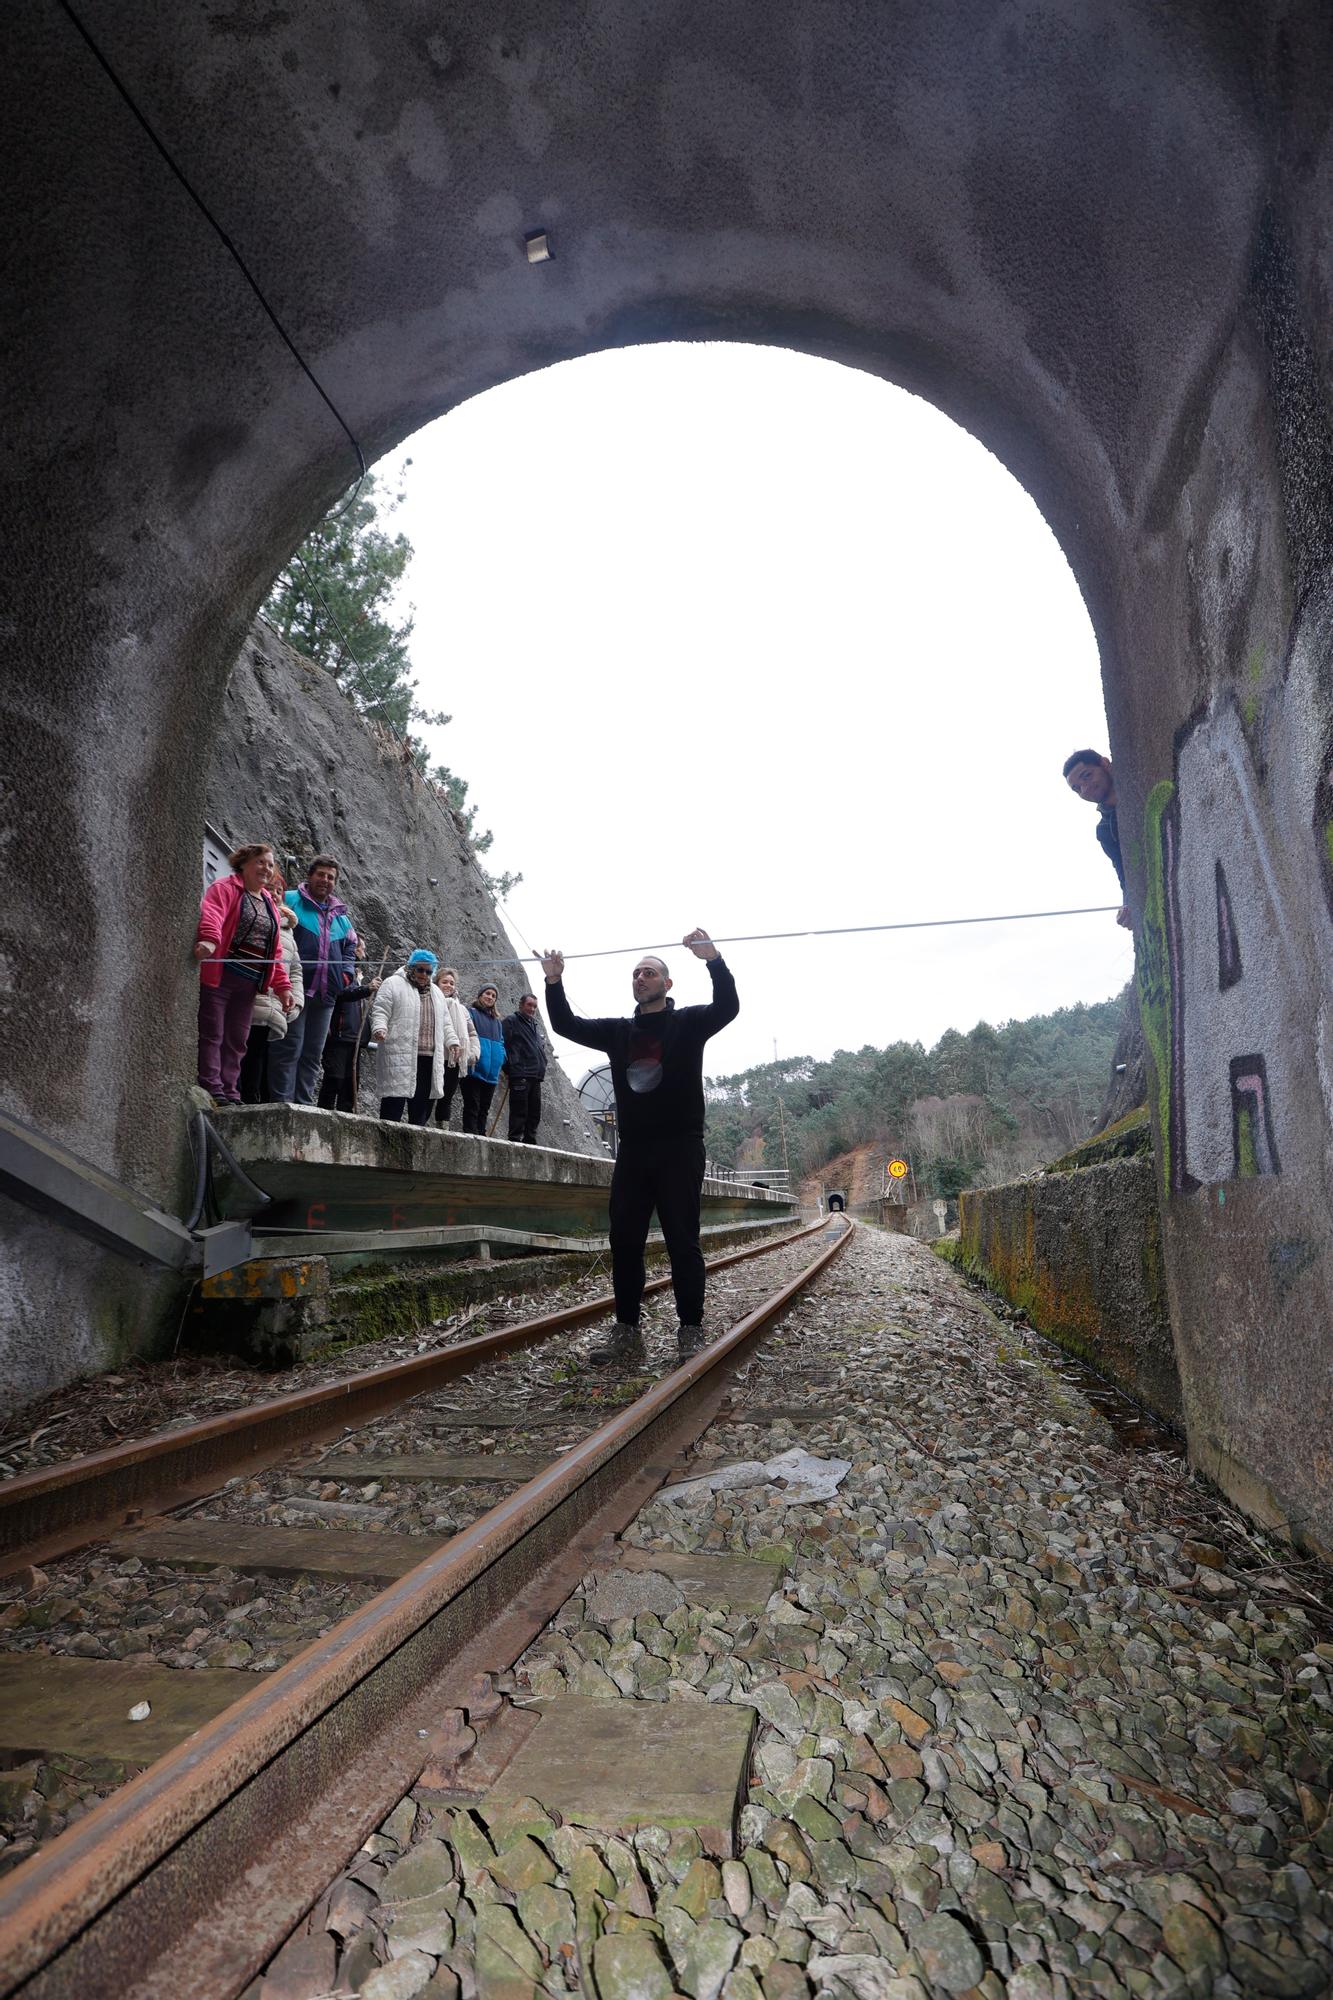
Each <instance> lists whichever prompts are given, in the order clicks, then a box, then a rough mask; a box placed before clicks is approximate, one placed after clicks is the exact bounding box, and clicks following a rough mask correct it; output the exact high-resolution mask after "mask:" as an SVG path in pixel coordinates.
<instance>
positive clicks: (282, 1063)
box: [194, 841, 547, 1146]
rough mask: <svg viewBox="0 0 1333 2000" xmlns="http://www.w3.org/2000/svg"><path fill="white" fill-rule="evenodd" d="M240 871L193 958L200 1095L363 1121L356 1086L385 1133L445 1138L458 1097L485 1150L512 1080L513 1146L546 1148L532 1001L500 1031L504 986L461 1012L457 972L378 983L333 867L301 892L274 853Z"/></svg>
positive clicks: (484, 991) (208, 920)
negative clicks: (495, 1110)
mask: <svg viewBox="0 0 1333 2000" xmlns="http://www.w3.org/2000/svg"><path fill="white" fill-rule="evenodd" d="M229 859H230V866H231V872H230V874H227V875H221V876H219V877H218V879H217V880H216V881H214V882H210V883H209V885H208V887H207V888H206V889H205V891H204V896H203V901H202V903H201V904H200V908H199V927H198V931H197V934H196V939H195V947H194V955H195V958H196V960H197V961H198V964H199V1072H198V1074H199V1082H200V1085H201V1086H202V1088H203V1089H204V1090H206V1091H207V1092H208V1094H209V1096H210V1097H211V1098H212V1099H213V1101H214V1103H216V1104H241V1103H247V1104H259V1103H286V1104H318V1105H319V1106H320V1108H321V1109H323V1110H326V1111H354V1110H355V1109H356V1105H357V1090H358V1083H360V1084H361V1085H362V1086H363V1087H364V1086H365V1085H367V1084H369V1086H370V1089H371V1092H372V1095H373V1096H377V1097H378V1100H379V1116H380V1117H381V1118H387V1119H390V1120H392V1121H394V1122H395V1123H397V1122H401V1120H402V1119H403V1117H404V1116H406V1117H407V1119H408V1122H409V1123H410V1124H413V1125H426V1124H428V1123H429V1122H430V1119H431V1117H432V1115H433V1116H434V1119H435V1123H436V1124H437V1125H442V1126H447V1125H448V1124H449V1122H450V1115H451V1112H452V1109H453V1102H454V1097H455V1095H456V1094H459V1095H461V1098H462V1121H463V1130H464V1131H465V1132H472V1133H476V1134H478V1135H479V1136H485V1135H486V1134H487V1131H488V1122H489V1120H490V1115H491V1104H492V1100H493V1099H494V1096H495V1091H496V1086H497V1084H498V1083H499V1082H500V1080H501V1078H502V1077H503V1078H504V1079H505V1081H506V1083H507V1085H508V1100H509V1132H508V1136H509V1138H510V1139H512V1140H516V1141H518V1142H519V1143H521V1144H524V1145H529V1146H531V1145H535V1144H536V1141H537V1133H538V1130H539V1128H540V1126H541V1116H542V1080H543V1078H544V1077H545V1075H546V1061H547V1057H546V1045H545V1043H544V1041H543V1039H542V1033H541V1028H540V1026H539V1024H538V1021H537V1001H536V998H535V996H534V995H533V994H531V993H526V994H524V996H523V998H522V999H521V1000H520V1002H519V1005H518V1008H517V1010H516V1012H515V1013H513V1014H511V1015H509V1016H508V1018H507V1019H505V1020H503V1021H502V1020H501V1019H500V1016H499V1013H498V1011H497V1010H498V1005H499V992H498V990H497V988H496V987H495V986H493V985H490V984H487V985H485V986H483V987H482V988H481V989H480V991H479V992H478V993H477V996H476V998H475V999H474V1000H473V1002H472V1004H471V1005H470V1006H464V1004H463V1002H462V1000H461V999H460V998H459V995H458V973H457V971H456V969H455V968H454V967H453V966H448V965H446V966H441V965H440V963H439V960H438V959H437V957H436V955H435V953H434V952H432V951H426V950H417V951H413V952H412V953H410V955H409V956H408V958H407V961H406V963H405V964H404V965H403V966H401V967H400V968H399V969H397V970H396V971H394V972H392V973H390V974H389V975H388V977H387V978H385V977H381V976H380V975H379V974H377V975H374V976H371V977H367V976H366V947H365V943H364V940H363V939H361V938H360V937H358V935H357V932H356V929H355V927H354V925H353V923H352V919H351V916H350V914H349V912H348V909H347V905H346V904H345V903H344V902H343V901H342V899H341V897H340V896H339V895H338V863H337V861H336V860H335V859H334V857H333V856H332V855H331V854H317V855H316V856H315V858H314V860H313V861H312V862H311V863H310V866H309V868H308V869H307V871H306V879H305V880H304V881H303V882H301V883H300V884H298V886H297V887H296V888H294V889H288V888H287V886H286V883H285V882H284V880H283V878H282V875H281V873H280V872H279V870H278V866H277V862H276V859H275V856H274V852H273V849H272V847H271V846H270V845H269V844H268V843H267V842H263V841H252V842H251V843H249V844H248V845H246V846H244V847H238V848H237V849H236V851H235V853H234V854H232V855H231V856H230V857H229ZM382 971H383V968H382V967H381V972H382ZM372 1062H373V1065H374V1068H373V1072H372V1071H371V1070H370V1068H369V1067H368V1065H369V1064H370V1063H372ZM363 1064H365V1065H367V1067H365V1068H364V1069H363V1067H362V1065H363Z"/></svg>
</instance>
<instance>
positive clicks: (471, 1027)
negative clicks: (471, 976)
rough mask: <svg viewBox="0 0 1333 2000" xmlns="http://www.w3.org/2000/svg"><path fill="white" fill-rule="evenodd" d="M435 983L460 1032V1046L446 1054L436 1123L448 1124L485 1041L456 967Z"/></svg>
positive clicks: (449, 967)
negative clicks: (460, 994) (460, 986)
mask: <svg viewBox="0 0 1333 2000" xmlns="http://www.w3.org/2000/svg"><path fill="white" fill-rule="evenodd" d="M435 984H436V985H437V986H438V987H439V989H440V991H441V993H443V995H444V1004H445V1006H446V1007H447V1008H448V1010H449V1019H450V1020H451V1021H452V1022H453V1024H454V1027H455V1029H456V1030H457V1033H458V1047H457V1048H456V1049H455V1048H450V1049H448V1050H447V1051H446V1053H445V1058H444V1088H443V1089H442V1090H441V1092H440V1097H439V1102H438V1103H437V1104H436V1106H435V1123H436V1124H437V1125H447V1124H448V1123H449V1113H450V1111H451V1110H452V1109H453V1103H454V1092H455V1090H456V1089H457V1088H458V1084H459V1080H460V1078H462V1077H465V1076H466V1075H467V1073H468V1071H469V1070H470V1069H471V1067H472V1065H473V1063H474V1062H475V1061H476V1060H477V1057H478V1056H479V1055H480V1054H481V1042H480V1041H479V1039H478V1037H477V1028H476V1023H475V1022H474V1021H473V1019H472V1016H471V1014H469V1012H468V1010H467V1008H466V1007H465V1006H464V1005H463V1003H462V1001H461V1000H460V999H459V998H458V974H457V972H456V971H455V970H454V968H453V966H452V965H442V966H441V967H440V969H439V971H438V972H437V973H436V975H435Z"/></svg>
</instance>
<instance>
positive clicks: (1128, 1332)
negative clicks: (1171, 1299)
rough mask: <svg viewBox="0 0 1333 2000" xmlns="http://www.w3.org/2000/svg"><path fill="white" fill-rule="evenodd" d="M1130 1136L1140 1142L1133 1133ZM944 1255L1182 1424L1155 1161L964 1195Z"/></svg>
mask: <svg viewBox="0 0 1333 2000" xmlns="http://www.w3.org/2000/svg"><path fill="white" fill-rule="evenodd" d="M1121 1122H1122V1124H1123V1125H1125V1126H1127V1127H1132V1121H1131V1120H1122V1121H1121ZM1140 1129H1142V1114H1140ZM1125 1136H1126V1137H1127V1138H1129V1139H1131V1140H1132V1137H1133V1133H1132V1129H1131V1130H1130V1131H1129V1132H1127V1134H1126V1135H1125ZM936 1248H937V1250H938V1252H939V1254H941V1255H944V1256H947V1258H948V1260H949V1262H951V1263H954V1264H956V1265H958V1266H959V1267H960V1268H962V1269H963V1270H964V1271H966V1272H967V1273H968V1274H969V1275H971V1276H973V1277H977V1278H980V1279H981V1280H982V1281H983V1283H985V1284H987V1285H989V1286H990V1287H991V1289H992V1290H994V1291H997V1292H998V1293H999V1294H1000V1296H1001V1297H1002V1298H1004V1299H1007V1300H1008V1301H1009V1303H1010V1304H1011V1305H1013V1306H1016V1307H1017V1308H1018V1309H1019V1310H1020V1311H1021V1312H1024V1313H1026V1315H1027V1317H1028V1318H1029V1319H1030V1320H1031V1322H1032V1324H1033V1326H1035V1327H1036V1328H1038V1330H1039V1331H1040V1332H1042V1333H1044V1334H1047V1335H1048V1336H1049V1337H1050V1338H1051V1339H1052V1340H1054V1341H1057V1342H1058V1343H1059V1345H1060V1346H1061V1347H1063V1348H1065V1349H1066V1350H1067V1351H1068V1352H1069V1353H1071V1354H1076V1355H1077V1356H1078V1357H1079V1358H1080V1360H1083V1361H1086V1362H1088V1363H1090V1365H1091V1366H1092V1367H1094V1368H1096V1369H1098V1370H1099V1371H1100V1372H1101V1373H1102V1374H1104V1375H1107V1376H1109V1377H1110V1379H1111V1380H1112V1381H1114V1382H1118V1383H1119V1384H1120V1386H1121V1387H1122V1388H1123V1389H1126V1390H1128V1392H1129V1393H1130V1395H1132V1396H1133V1397H1135V1399H1136V1400H1137V1401H1139V1402H1141V1403H1143V1404H1144V1405H1145V1406H1146V1407H1147V1408H1148V1409H1150V1410H1152V1411H1153V1412H1154V1414H1155V1415H1157V1416H1159V1417H1161V1418H1162V1419H1163V1420H1164V1421H1165V1422H1166V1423H1168V1424H1171V1425H1172V1426H1174V1427H1177V1428H1178V1427H1179V1426H1180V1424H1181V1422H1182V1417H1183V1411H1182V1403H1181V1391H1180V1378H1179V1373H1178V1370H1177V1365H1176V1356H1175V1347H1174V1343H1173V1340H1172V1336H1171V1323H1170V1317H1169V1314H1168V1310H1167V1302H1166V1286H1165V1279H1164V1273H1163V1265H1162V1249H1161V1239H1160V1235H1159V1230H1158V1219H1157V1199H1156V1185H1155V1180H1154V1173H1153V1166H1152V1162H1151V1160H1150V1159H1146V1158H1143V1157H1141V1156H1137V1157H1136V1156H1131V1157H1129V1158H1112V1159H1109V1160H1101V1161H1098V1162H1097V1163H1096V1164H1095V1165H1092V1166H1085V1167H1068V1168H1065V1169H1064V1170H1062V1171H1061V1172H1059V1173H1056V1174H1047V1175H1039V1176H1035V1177H1034V1178H1033V1179H1031V1180H1028V1181H1018V1182H1013V1183H1011V1184H1010V1185H1009V1186H1006V1187H998V1188H979V1189H973V1190H971V1191H970V1192H968V1193H966V1194H964V1195H963V1196H962V1200H961V1226H960V1231H959V1239H958V1242H957V1244H956V1245H950V1246H948V1248H945V1247H944V1246H936Z"/></svg>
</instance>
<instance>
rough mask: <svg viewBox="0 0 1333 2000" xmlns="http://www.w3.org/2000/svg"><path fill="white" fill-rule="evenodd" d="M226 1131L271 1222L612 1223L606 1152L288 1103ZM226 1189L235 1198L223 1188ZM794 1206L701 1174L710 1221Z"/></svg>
mask: <svg viewBox="0 0 1333 2000" xmlns="http://www.w3.org/2000/svg"><path fill="white" fill-rule="evenodd" d="M219 1128H220V1130H221V1131H222V1132H223V1133H224V1134H225V1136H226V1140H227V1144H228V1145H229V1146H230V1147H231V1149H232V1151H233V1152H234V1153H235V1155H236V1158H237V1159H238V1160H239V1161H240V1163H241V1165H242V1166H244V1167H245V1168H246V1170H247V1172H251V1173H253V1175H254V1178H255V1180H256V1181H257V1182H258V1184H259V1185H260V1186H261V1187H262V1188H264V1189H265V1191H266V1192H267V1193H268V1194H270V1195H271V1196H272V1198H273V1201H272V1206H271V1207H270V1208H268V1209H266V1210H265V1211H264V1216H263V1224H262V1226H263V1227H264V1228H265V1229H266V1230H269V1229H274V1228H279V1229H302V1230H311V1231H324V1230H335V1231H358V1232H364V1231H369V1230H375V1231H379V1230H390V1231H397V1230H407V1229H424V1228H433V1227H434V1228H453V1227H456V1226H458V1225H460V1224H465V1223H473V1224H496V1225H498V1226H499V1227H502V1228H508V1229H519V1230H533V1231H538V1232H542V1233H547V1234H551V1235H557V1236H588V1235H601V1234H603V1233H604V1232H605V1229H606V1195H607V1190H608V1188H609V1187H610V1184H611V1167H612V1163H611V1161H610V1160H609V1159H593V1158H590V1157H588V1156H587V1155H586V1154H583V1153H563V1152H559V1151H557V1150H556V1149H555V1148H553V1147H547V1146H517V1145H511V1144H510V1142H509V1141H508V1140H507V1139H478V1138H475V1137H471V1136H466V1135H464V1134H463V1133H461V1132H447V1131H445V1132H442V1131H440V1130H438V1129H437V1128H435V1127H429V1128H424V1129H423V1128H418V1127H416V1126H412V1125H389V1124H385V1123H384V1122H383V1121H381V1120H380V1119H378V1118H363V1117H353V1116H349V1115H348V1114H346V1113H344V1112H336V1111H316V1110H313V1109H305V1108H298V1107H297V1106H294V1105H288V1104H254V1105H238V1106H236V1107H234V1108H233V1109H230V1110H227V1111H225V1112H222V1113H220V1114H219ZM221 1193H222V1200H223V1203H224V1206H228V1204H229V1203H230V1202H231V1197H230V1196H229V1194H228V1192H227V1189H226V1187H225V1185H224V1186H223V1188H222V1190H221ZM242 1209H243V1203H242V1202H241V1201H240V1200H239V1199H238V1200H236V1201H235V1203H234V1205H233V1206H228V1212H229V1213H239V1212H241V1211H242ZM795 1210H796V1203H795V1201H794V1199H793V1198H792V1197H791V1196H790V1195H786V1194H781V1193H779V1192H778V1190H776V1189H774V1188H748V1187H742V1186H740V1185H739V1184H738V1183H736V1182H734V1181H719V1180H707V1181H705V1182H704V1194H703V1215H704V1220H705V1221H706V1222H722V1221H725V1220H730V1219H738V1218H742V1217H754V1216H759V1217H763V1216H769V1215H773V1214H781V1215H792V1216H794V1214H795Z"/></svg>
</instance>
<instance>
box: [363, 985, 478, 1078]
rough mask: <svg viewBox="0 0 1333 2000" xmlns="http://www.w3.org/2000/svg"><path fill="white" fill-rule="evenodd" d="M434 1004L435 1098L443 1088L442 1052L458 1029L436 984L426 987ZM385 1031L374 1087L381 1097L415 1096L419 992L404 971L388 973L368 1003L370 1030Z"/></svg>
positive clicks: (454, 1036)
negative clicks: (446, 1009) (447, 1011)
mask: <svg viewBox="0 0 1333 2000" xmlns="http://www.w3.org/2000/svg"><path fill="white" fill-rule="evenodd" d="M426 991H427V992H428V993H429V994H431V995H432V997H433V1001H434V1007H435V1059H434V1061H433V1062H432V1064H431V1072H430V1094H431V1096H432V1097H438V1096H439V1094H440V1092H441V1091H442V1090H443V1089H444V1051H445V1049H446V1047H447V1046H448V1045H449V1043H450V1042H456V1041H457V1040H458V1031H457V1029H456V1028H455V1027H454V1024H453V1022H452V1021H451V1020H450V1018H449V1016H448V1014H447V1013H446V1012H445V999H444V995H443V993H441V991H440V989H439V987H438V986H428V987H427V988H426ZM381 1028H383V1029H385V1030H386V1031H387V1032H386V1034H385V1038H384V1040H383V1041H382V1042H381V1043H380V1045H379V1054H378V1055H377V1056H376V1058H375V1065H376V1066H375V1070H374V1077H375V1083H374V1088H375V1089H376V1090H377V1091H378V1092H379V1094H380V1096H381V1097H415V1095H416V1088H417V1038H418V1036H419V1034H420V1032H421V995H420V993H419V992H418V991H417V988H416V987H415V986H414V985H413V984H412V982H411V980H410V979H409V978H408V976H407V974H406V972H394V973H391V974H390V975H389V977H388V978H387V979H386V980H385V982H384V984H383V986H381V988H380V990H379V992H378V993H377V994H376V995H375V998H374V1000H373V1001H372V1002H371V1006H370V1032H371V1036H372V1037H374V1036H375V1035H377V1034H378V1033H379V1031H380V1029H381Z"/></svg>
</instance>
